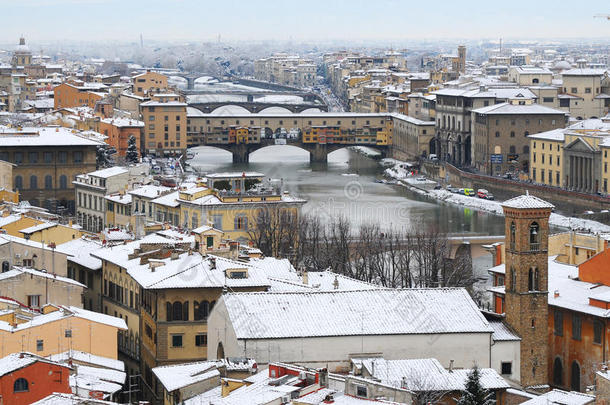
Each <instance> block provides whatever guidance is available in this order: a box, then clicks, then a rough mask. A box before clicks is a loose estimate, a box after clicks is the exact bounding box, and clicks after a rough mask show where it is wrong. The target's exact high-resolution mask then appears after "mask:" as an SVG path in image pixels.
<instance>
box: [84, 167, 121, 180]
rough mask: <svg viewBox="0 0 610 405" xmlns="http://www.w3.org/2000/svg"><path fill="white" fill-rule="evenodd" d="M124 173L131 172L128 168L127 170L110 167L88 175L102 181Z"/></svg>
mask: <svg viewBox="0 0 610 405" xmlns="http://www.w3.org/2000/svg"><path fill="white" fill-rule="evenodd" d="M124 173H129V170H127V168H125V167H121V166H114V167H109V168H107V169H102V170H96V171H94V172H91V173H87V175H88V176H92V177H100V178H102V179H107V178H108V177H112V176H117V175H119V174H124Z"/></svg>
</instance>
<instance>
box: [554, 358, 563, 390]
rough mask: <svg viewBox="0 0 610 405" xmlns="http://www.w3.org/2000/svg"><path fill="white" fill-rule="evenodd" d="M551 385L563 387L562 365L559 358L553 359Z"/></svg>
mask: <svg viewBox="0 0 610 405" xmlns="http://www.w3.org/2000/svg"><path fill="white" fill-rule="evenodd" d="M553 385H555V386H557V387H561V386H563V364H562V363H561V359H560V358H559V357H555V361H554V362H553Z"/></svg>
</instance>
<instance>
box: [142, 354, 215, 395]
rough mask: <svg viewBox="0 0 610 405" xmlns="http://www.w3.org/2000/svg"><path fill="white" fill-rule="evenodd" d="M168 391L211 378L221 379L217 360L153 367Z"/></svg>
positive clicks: (153, 370)
mask: <svg viewBox="0 0 610 405" xmlns="http://www.w3.org/2000/svg"><path fill="white" fill-rule="evenodd" d="M152 372H153V373H154V374H155V376H156V377H157V378H158V379H159V381H160V382H161V384H163V387H165V389H166V390H167V392H172V391H174V390H177V389H180V388H184V387H187V386H189V385H191V384H195V383H198V382H201V381H205V380H209V379H210V378H216V379H217V380H219V379H220V372H219V371H218V370H217V369H216V362H214V361H201V362H196V363H184V364H176V365H171V366H161V367H155V368H153V369H152Z"/></svg>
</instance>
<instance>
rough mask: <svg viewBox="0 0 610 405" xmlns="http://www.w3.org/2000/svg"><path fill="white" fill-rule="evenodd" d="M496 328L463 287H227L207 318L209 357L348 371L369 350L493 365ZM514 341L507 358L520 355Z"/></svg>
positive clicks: (391, 355) (395, 356)
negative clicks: (301, 289) (233, 290)
mask: <svg viewBox="0 0 610 405" xmlns="http://www.w3.org/2000/svg"><path fill="white" fill-rule="evenodd" d="M493 333H494V329H493V328H492V326H491V325H490V323H489V322H488V321H487V320H486V319H485V317H484V316H483V315H482V314H481V312H480V311H479V309H478V308H477V306H476V304H475V303H474V302H473V300H472V299H471V298H470V296H469V295H468V293H467V292H466V290H464V289H459V288H457V289H452V288H442V289H402V290H394V289H377V290H360V291H326V292H288V293H269V292H267V293H229V294H225V295H223V297H222V298H221V299H220V300H219V301H218V303H217V304H216V306H215V307H214V310H213V311H212V312H211V314H210V317H209V318H208V359H215V358H223V357H236V356H239V357H252V358H256V359H257V362H258V363H259V364H265V363H270V362H274V361H281V362H286V363H298V364H302V365H306V366H308V367H323V366H326V365H328V367H329V370H331V371H332V370H336V371H345V370H347V368H348V367H349V362H350V359H351V358H352V357H354V356H362V355H363V354H366V355H368V356H382V357H384V358H386V359H388V360H395V359H412V358H422V357H430V358H436V359H438V360H439V361H440V362H441V364H443V365H444V366H446V367H448V366H449V364H450V363H451V362H453V365H454V366H455V367H456V368H464V367H471V366H472V364H473V361H474V362H477V364H479V365H480V367H492V363H491V359H492V356H493V355H492V352H493V351H494V347H495V345H494V344H493V343H494V342H493V338H492V334H493ZM515 346H516V347H517V349H516V350H517V353H516V354H512V353H511V354H510V355H507V357H510V359H515V358H518V345H515ZM516 368H517V369H518V365H517V367H516ZM497 371H499V370H497Z"/></svg>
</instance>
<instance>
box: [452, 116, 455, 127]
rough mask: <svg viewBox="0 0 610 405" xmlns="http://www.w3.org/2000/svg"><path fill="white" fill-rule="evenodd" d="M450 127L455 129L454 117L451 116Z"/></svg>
mask: <svg viewBox="0 0 610 405" xmlns="http://www.w3.org/2000/svg"><path fill="white" fill-rule="evenodd" d="M451 129H453V130H455V117H451Z"/></svg>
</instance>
